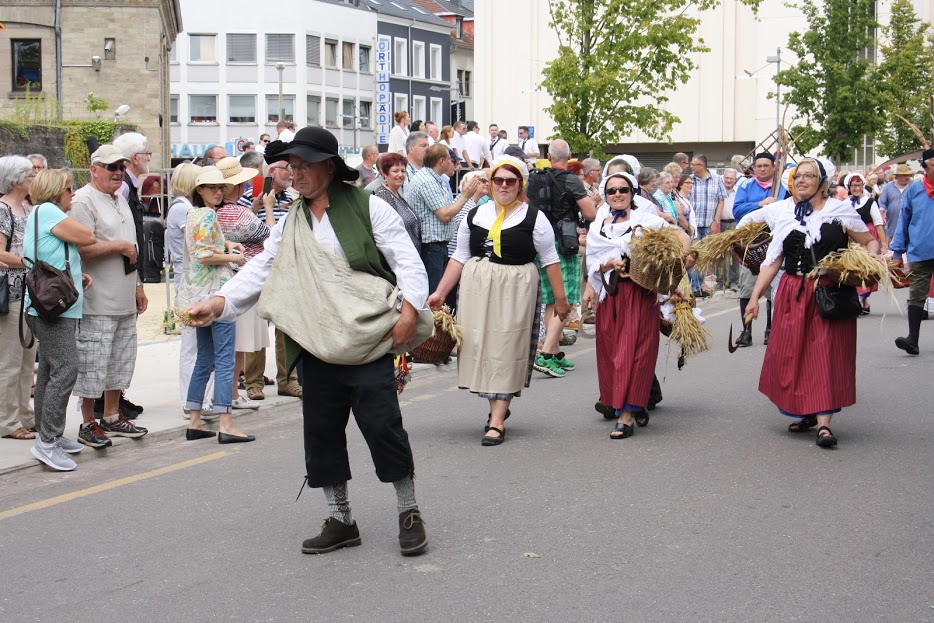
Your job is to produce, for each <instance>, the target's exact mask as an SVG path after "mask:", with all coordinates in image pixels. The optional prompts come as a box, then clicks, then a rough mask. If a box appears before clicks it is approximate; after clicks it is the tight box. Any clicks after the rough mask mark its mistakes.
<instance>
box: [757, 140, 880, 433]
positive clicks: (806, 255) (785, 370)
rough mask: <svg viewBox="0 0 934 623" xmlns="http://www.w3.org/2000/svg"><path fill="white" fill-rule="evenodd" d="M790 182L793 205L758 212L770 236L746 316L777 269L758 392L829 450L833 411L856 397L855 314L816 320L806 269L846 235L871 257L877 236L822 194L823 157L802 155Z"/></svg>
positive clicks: (794, 428)
mask: <svg viewBox="0 0 934 623" xmlns="http://www.w3.org/2000/svg"><path fill="white" fill-rule="evenodd" d="M791 183H792V184H793V186H794V190H795V195H796V196H797V198H798V201H797V203H796V202H795V200H794V199H786V200H784V201H780V202H776V203H774V204H772V205H771V206H769V208H768V209H767V210H760V211H758V212H764V213H765V215H764V216H767V221H768V224H769V227H770V228H771V230H772V242H771V243H770V244H769V249H768V252H767V254H766V257H765V261H763V263H762V268H761V270H760V272H759V277H758V279H757V280H756V285H755V288H753V292H752V297H751V299H750V301H749V303H748V305H747V306H746V315H747V316H748V317H751V318H756V317H757V316H758V315H759V297H760V296H761V295H762V293H763V292H764V291H765V289H766V288H767V287H768V285H769V284H770V283H771V281H772V279H773V278H774V277H775V275H776V274H778V271H779V270H780V269H782V268H784V270H785V273H784V275H783V276H782V278H781V281H780V282H779V285H778V291H777V292H776V294H775V303H774V331H773V332H772V339H771V341H770V342H769V345H768V347H767V349H766V352H765V360H764V361H763V363H762V372H761V375H760V377H759V391H760V392H762V393H763V394H765V395H766V396H767V397H768V398H769V400H771V401H772V402H773V403H774V404H775V405H776V406H777V407H778V409H779V411H780V412H781V413H782V414H783V415H787V416H790V417H793V418H797V420H796V421H795V422H793V423H792V424H791V425H790V426H789V427H788V430H789V431H790V432H794V433H800V432H805V431H807V430H809V429H811V428H813V427H815V426H818V429H817V445H818V446H820V447H822V448H830V447H833V446H835V445H837V438H836V437H835V436H834V434H833V431H831V429H830V421H831V419H832V417H833V414H834V413H837V412H839V411H840V410H841V409H842V408H843V407H848V406H850V405H852V404H854V403H855V402H856V319H855V318H852V319H849V320H826V319H824V318H822V317H821V316H820V314H819V311H818V306H817V302H816V300H815V297H814V288H815V285H816V284H815V281H814V280H813V279H810V278H808V277H807V276H806V275H807V274H808V273H809V272H811V269H812V268H813V267H814V265H815V264H816V263H818V262H820V260H821V259H822V258H823V257H824V256H826V255H827V254H828V253H832V252H834V251H838V250H842V249H846V248H847V246H848V244H849V241H850V240H852V241H854V242H857V243H859V244H862V245H864V246H866V247H867V248H868V249H869V251H870V253H872V254H875V255H878V253H879V242H878V241H876V240H875V239H873V237H872V236H870V235H869V232H868V231H867V228H866V225H865V223H863V220H862V219H861V218H860V216H859V214H858V213H857V212H856V210H855V209H854V208H853V206H852V205H850V204H849V203H848V202H843V201H839V200H837V199H832V198H830V197H829V196H828V194H829V180H828V177H827V170H826V168H825V167H824V165H823V163H821V162H820V161H817V160H813V159H810V158H809V159H806V160H803V161H802V162H801V163H800V164H799V165H798V167H797V169H796V170H795V172H794V175H793V177H792V182H791ZM824 279H826V278H824Z"/></svg>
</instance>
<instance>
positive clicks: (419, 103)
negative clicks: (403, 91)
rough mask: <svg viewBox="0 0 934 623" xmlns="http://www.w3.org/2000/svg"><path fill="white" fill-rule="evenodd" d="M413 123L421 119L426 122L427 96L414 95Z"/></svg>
mask: <svg viewBox="0 0 934 623" xmlns="http://www.w3.org/2000/svg"><path fill="white" fill-rule="evenodd" d="M410 116H411V117H412V121H417V120H419V119H421V120H422V121H424V120H425V96H424V95H414V96H412V114H411V115H410Z"/></svg>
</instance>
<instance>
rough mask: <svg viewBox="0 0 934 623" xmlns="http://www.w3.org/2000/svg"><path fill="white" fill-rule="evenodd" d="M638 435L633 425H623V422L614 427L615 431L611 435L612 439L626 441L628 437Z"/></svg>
mask: <svg viewBox="0 0 934 623" xmlns="http://www.w3.org/2000/svg"><path fill="white" fill-rule="evenodd" d="M614 433H622V434H620V435H614ZM635 434H636V429H635V428H634V427H633V426H632V425H631V424H623V423H622V422H617V423H616V426H614V427H613V431H612V432H611V433H610V439H625V438H626V437H632V436H633V435H635Z"/></svg>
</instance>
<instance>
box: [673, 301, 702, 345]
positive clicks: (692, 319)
mask: <svg viewBox="0 0 934 623" xmlns="http://www.w3.org/2000/svg"><path fill="white" fill-rule="evenodd" d="M671 339H672V340H674V341H675V342H677V343H678V344H680V345H681V355H682V357H685V358H687V357H690V356H692V355H696V354H698V353H702V352H704V351H705V350H710V345H711V343H710V340H711V335H710V331H708V330H707V327H705V326H704V324H703V323H702V322H701V321H700V320H698V319H697V316H695V315H694V310H693V309H691V305H690V303H687V302H686V301H681V302H679V303H678V304H677V305H675V321H674V326H673V327H672V329H671Z"/></svg>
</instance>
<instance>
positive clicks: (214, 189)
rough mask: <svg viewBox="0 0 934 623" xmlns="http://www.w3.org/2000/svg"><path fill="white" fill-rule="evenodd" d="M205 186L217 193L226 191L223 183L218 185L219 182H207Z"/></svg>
mask: <svg viewBox="0 0 934 623" xmlns="http://www.w3.org/2000/svg"><path fill="white" fill-rule="evenodd" d="M204 187H205V188H207V189H208V190H210V191H211V192H215V193H216V192H217V191H221V192H224V186H223V185H220V186H219V185H217V184H205V185H204Z"/></svg>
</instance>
